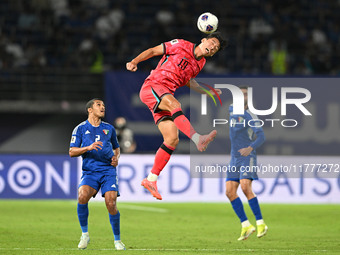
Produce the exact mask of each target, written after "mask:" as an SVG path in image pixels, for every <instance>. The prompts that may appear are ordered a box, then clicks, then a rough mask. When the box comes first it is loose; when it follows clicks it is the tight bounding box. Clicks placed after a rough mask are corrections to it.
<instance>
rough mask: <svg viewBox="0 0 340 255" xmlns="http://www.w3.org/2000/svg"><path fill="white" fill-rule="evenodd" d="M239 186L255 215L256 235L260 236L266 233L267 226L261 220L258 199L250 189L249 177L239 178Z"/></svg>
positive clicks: (250, 181)
mask: <svg viewBox="0 0 340 255" xmlns="http://www.w3.org/2000/svg"><path fill="white" fill-rule="evenodd" d="M240 183H241V188H242V191H243V193H244V195H245V196H246V197H247V199H248V203H249V206H250V208H251V210H252V212H253V214H254V215H255V218H256V225H257V237H262V236H264V235H265V234H266V233H267V230H268V227H267V225H266V224H265V223H264V221H263V217H262V213H261V208H260V205H259V201H258V199H257V197H256V195H255V194H254V192H253V189H252V180H251V179H241V180H240Z"/></svg>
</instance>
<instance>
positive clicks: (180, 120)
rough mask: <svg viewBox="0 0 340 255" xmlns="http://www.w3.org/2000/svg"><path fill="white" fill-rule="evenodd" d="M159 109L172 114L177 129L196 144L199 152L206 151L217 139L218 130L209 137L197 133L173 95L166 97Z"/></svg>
mask: <svg viewBox="0 0 340 255" xmlns="http://www.w3.org/2000/svg"><path fill="white" fill-rule="evenodd" d="M158 108H159V109H160V110H163V111H169V112H170V113H171V116H172V119H173V121H174V123H175V125H176V127H177V128H178V129H179V130H181V131H182V132H183V133H184V134H185V135H186V136H187V137H189V138H190V139H191V140H192V141H193V142H194V143H195V144H196V146H197V149H198V150H199V151H205V150H206V148H207V146H208V144H209V143H210V142H211V141H213V140H214V139H215V137H216V134H217V131H216V130H213V131H212V132H210V134H208V135H200V134H198V133H197V132H196V131H195V129H194V128H193V127H192V125H191V123H190V121H189V120H188V119H187V117H185V115H184V114H183V111H182V108H181V104H180V103H179V102H178V100H177V99H176V98H175V97H174V96H173V95H171V94H167V95H165V96H164V97H163V98H162V100H161V102H160V103H159V105H158Z"/></svg>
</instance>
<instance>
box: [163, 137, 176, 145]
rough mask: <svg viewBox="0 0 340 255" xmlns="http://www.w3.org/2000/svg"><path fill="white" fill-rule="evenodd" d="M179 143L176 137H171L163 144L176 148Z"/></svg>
mask: <svg viewBox="0 0 340 255" xmlns="http://www.w3.org/2000/svg"><path fill="white" fill-rule="evenodd" d="M178 143H179V138H178V136H171V137H169V138H167V139H166V141H165V144H168V145H170V146H171V147H176V146H177V145H178Z"/></svg>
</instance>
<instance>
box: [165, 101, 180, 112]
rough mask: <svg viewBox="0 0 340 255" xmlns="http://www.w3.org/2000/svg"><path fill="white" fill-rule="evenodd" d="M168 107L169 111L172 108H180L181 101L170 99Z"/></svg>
mask: <svg viewBox="0 0 340 255" xmlns="http://www.w3.org/2000/svg"><path fill="white" fill-rule="evenodd" d="M168 107H169V110H170V111H173V110H175V109H178V108H181V107H182V105H181V103H180V102H178V101H177V100H172V101H170V102H169V105H168Z"/></svg>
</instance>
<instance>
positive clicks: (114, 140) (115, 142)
mask: <svg viewBox="0 0 340 255" xmlns="http://www.w3.org/2000/svg"><path fill="white" fill-rule="evenodd" d="M111 143H112V148H113V149H117V148H119V143H118V139H117V133H116V130H115V128H114V127H112V136H111Z"/></svg>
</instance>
